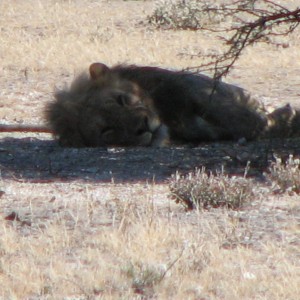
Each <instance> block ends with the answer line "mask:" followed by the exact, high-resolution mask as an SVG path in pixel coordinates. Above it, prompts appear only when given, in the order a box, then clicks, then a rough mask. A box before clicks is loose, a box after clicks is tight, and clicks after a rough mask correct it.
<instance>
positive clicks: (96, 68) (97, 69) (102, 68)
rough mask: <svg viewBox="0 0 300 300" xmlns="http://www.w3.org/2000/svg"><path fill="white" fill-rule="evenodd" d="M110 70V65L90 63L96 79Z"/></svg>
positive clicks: (91, 72)
mask: <svg viewBox="0 0 300 300" xmlns="http://www.w3.org/2000/svg"><path fill="white" fill-rule="evenodd" d="M108 71H109V67H108V66H107V65H105V64H102V63H93V64H91V65H90V75H91V78H92V79H93V80H96V79H98V78H100V77H102V76H103V75H105V74H106V73H107V72H108Z"/></svg>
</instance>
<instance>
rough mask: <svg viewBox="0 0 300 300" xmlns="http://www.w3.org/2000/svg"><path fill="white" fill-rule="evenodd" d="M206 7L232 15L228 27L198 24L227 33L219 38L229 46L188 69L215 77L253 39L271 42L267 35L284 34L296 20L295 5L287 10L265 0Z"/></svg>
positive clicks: (298, 13) (298, 20)
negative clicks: (227, 36) (205, 61)
mask: <svg viewBox="0 0 300 300" xmlns="http://www.w3.org/2000/svg"><path fill="white" fill-rule="evenodd" d="M208 10H210V12H214V13H217V14H220V15H221V16H222V17H224V18H225V17H230V18H232V22H231V24H232V25H231V26H230V27H229V28H210V27H207V28H204V27H202V28H201V29H202V30H208V31H211V32H217V33H228V34H229V35H230V37H229V38H226V37H224V36H222V37H220V38H221V39H222V40H223V41H224V42H225V44H226V45H228V46H229V48H228V50H227V51H226V52H225V53H222V54H220V55H211V56H210V57H211V58H212V60H211V62H209V63H206V64H202V65H200V66H197V67H193V68H192V70H196V71H197V72H199V71H201V72H203V71H213V72H214V78H215V79H217V80H219V79H221V78H222V77H223V76H226V75H227V74H228V73H229V71H230V70H231V69H232V68H233V66H234V64H235V62H236V61H237V60H238V59H239V58H240V56H241V54H242V52H243V51H244V49H245V48H246V47H248V46H251V45H253V44H255V43H257V42H268V43H272V41H271V39H270V38H271V37H272V36H286V35H288V34H290V33H292V32H293V31H294V30H295V29H296V28H297V27H298V25H299V23H300V8H299V7H297V8H296V9H294V10H289V9H288V8H287V7H284V6H283V5H280V4H278V3H275V2H273V1H269V0H261V1H259V0H252V1H249V0H242V1H235V2H233V3H231V4H223V5H221V6H220V7H217V8H216V7H212V8H211V9H210V8H208ZM189 70H191V69H189Z"/></svg>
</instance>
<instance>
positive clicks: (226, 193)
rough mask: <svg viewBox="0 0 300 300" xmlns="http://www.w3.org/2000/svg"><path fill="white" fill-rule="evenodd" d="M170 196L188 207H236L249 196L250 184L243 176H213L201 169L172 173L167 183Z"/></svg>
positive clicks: (221, 174) (251, 188)
mask: <svg viewBox="0 0 300 300" xmlns="http://www.w3.org/2000/svg"><path fill="white" fill-rule="evenodd" d="M169 187H170V191H171V198H172V199H174V200H175V201H176V203H181V204H183V205H184V206H185V207H187V208H188V209H193V208H200V209H201V208H206V209H207V208H217V207H226V208H231V209H237V208H239V207H241V206H242V205H243V204H244V203H245V202H247V201H249V200H250V199H251V198H252V197H253V184H252V181H250V180H249V179H248V180H247V179H246V178H245V177H236V176H232V177H229V176H228V175H225V174H224V172H220V173H218V174H217V175H213V174H212V173H207V172H206V171H205V169H204V168H203V169H201V170H196V171H195V172H193V173H190V174H188V175H186V176H181V175H180V174H178V173H176V174H175V176H173V178H172V179H171V181H170V184H169Z"/></svg>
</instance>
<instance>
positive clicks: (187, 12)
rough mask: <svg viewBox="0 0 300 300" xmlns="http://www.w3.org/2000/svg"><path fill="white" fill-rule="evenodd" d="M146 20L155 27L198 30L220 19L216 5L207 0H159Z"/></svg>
mask: <svg viewBox="0 0 300 300" xmlns="http://www.w3.org/2000/svg"><path fill="white" fill-rule="evenodd" d="M148 21H149V23H151V24H154V25H155V26H157V27H163V28H169V29H191V30H198V29H201V28H202V27H203V26H206V25H209V24H213V23H219V22H220V21H221V20H220V15H218V14H216V5H215V4H212V3H209V2H208V1H205V0H202V1H195V0H192V1H185V0H176V1H170V0H161V1H158V2H157V4H156V8H155V10H154V12H153V14H152V15H150V16H149V17H148Z"/></svg>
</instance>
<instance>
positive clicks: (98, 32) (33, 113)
mask: <svg viewBox="0 0 300 300" xmlns="http://www.w3.org/2000/svg"><path fill="white" fill-rule="evenodd" d="M299 4H300V1H289V5H294V6H296V5H299ZM153 7H154V2H153V1H85V0H77V1H63V0H61V1H50V0H48V1H33V0H29V1H21V0H13V1H8V0H4V1H1V2H0V15H1V18H0V32H1V35H0V66H1V67H0V69H1V74H2V76H1V78H0V107H1V110H0V118H1V122H6V123H12V122H22V121H23V122H33V123H38V122H42V121H43V118H42V110H43V107H44V105H45V103H46V101H49V100H50V99H51V96H52V91H53V88H54V87H55V86H61V85H63V84H65V83H68V82H70V81H71V80H72V78H73V75H74V73H76V72H78V71H80V70H82V69H86V68H87V66H88V65H89V64H90V63H91V62H94V61H102V62H105V63H108V64H115V63H118V62H130V63H137V64H147V65H161V66H165V67H172V68H181V67H187V66H196V65H198V64H200V63H201V62H203V59H205V57H204V56H205V54H207V53H211V52H216V51H220V49H221V46H220V45H219V44H218V42H217V40H216V38H215V37H213V36H211V35H208V34H207V33H203V32H192V31H161V30H156V29H154V28H152V27H150V26H145V25H139V22H140V21H143V20H145V18H146V16H147V15H149V14H151V12H152V11H153ZM288 45H289V47H288V48H276V47H274V46H271V45H257V46H256V47H255V48H252V49H248V50H247V52H246V53H245V55H244V57H243V58H242V59H241V60H240V61H239V63H238V65H237V66H236V69H235V70H234V72H233V73H232V74H231V75H230V77H229V78H227V80H228V81H230V82H235V83H237V84H240V85H242V86H244V87H246V88H248V89H249V90H251V91H253V92H254V93H257V94H259V95H261V96H264V98H263V99H264V100H265V103H266V104H272V105H274V104H283V103H285V102H288V101H289V102H291V103H292V104H297V101H299V79H300V72H299V69H300V68H299V67H300V35H299V32H297V33H296V34H295V35H294V36H291V37H290V38H289V40H288ZM197 53H200V56H198V57H196V56H194V54H197ZM258 188H259V189H260V190H259V191H260V192H259V196H257V197H256V198H255V199H253V201H252V202H251V203H250V204H249V205H248V206H246V207H245V208H243V209H242V210H240V211H235V212H233V211H230V210H227V209H213V210H210V211H203V212H200V211H192V212H186V211H185V210H184V209H183V208H182V207H180V206H179V205H176V204H175V203H174V201H172V200H170V199H169V190H168V187H167V185H163V184H132V185H116V184H107V185H105V184H101V183H98V184H96V183H82V182H79V181H77V182H73V183H48V184H46V183H45V184H37V183H30V182H18V181H15V180H13V179H9V180H8V179H7V180H3V179H2V180H1V178H0V191H2V192H0V197H1V202H0V207H1V215H0V299H97V298H98V299H150V298H151V297H152V298H155V299H278V300H279V299H298V296H299V294H300V290H299V287H300V274H299V272H300V271H299V267H300V265H299V246H300V229H299V214H300V206H299V196H297V195H292V196H291V195H288V194H278V195H273V194H272V193H271V187H268V186H263V187H262V186H260V185H259V186H258ZM297 197H298V198H297ZM11 212H16V213H17V215H18V217H19V221H17V220H15V221H9V220H6V219H5V216H8V215H10V214H11Z"/></svg>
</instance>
